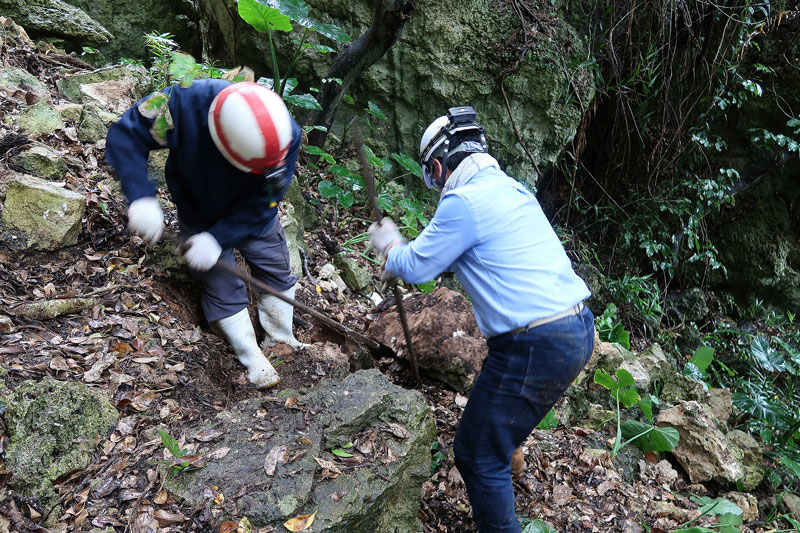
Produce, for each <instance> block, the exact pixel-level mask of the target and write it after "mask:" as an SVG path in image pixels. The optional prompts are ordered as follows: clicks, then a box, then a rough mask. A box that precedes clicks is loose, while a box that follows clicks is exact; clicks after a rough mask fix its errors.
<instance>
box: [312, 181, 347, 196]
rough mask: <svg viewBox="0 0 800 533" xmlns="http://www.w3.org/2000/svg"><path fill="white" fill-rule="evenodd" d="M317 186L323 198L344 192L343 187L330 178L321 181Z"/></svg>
mask: <svg viewBox="0 0 800 533" xmlns="http://www.w3.org/2000/svg"><path fill="white" fill-rule="evenodd" d="M317 188H318V189H319V193H320V194H321V195H322V197H323V198H334V197H335V196H336V195H338V194H339V193H340V192H342V189H341V187H339V186H338V185H334V184H333V183H332V182H331V181H329V180H322V181H320V182H319V185H318V186H317Z"/></svg>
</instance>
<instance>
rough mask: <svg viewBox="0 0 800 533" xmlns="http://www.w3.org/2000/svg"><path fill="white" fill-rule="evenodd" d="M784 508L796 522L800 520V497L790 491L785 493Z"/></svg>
mask: <svg viewBox="0 0 800 533" xmlns="http://www.w3.org/2000/svg"><path fill="white" fill-rule="evenodd" d="M783 506H784V507H785V508H786V510H787V511H788V513H789V514H790V515H791V516H792V518H794V519H795V520H800V496H795V495H794V494H792V493H791V492H789V491H786V492H784V493H783Z"/></svg>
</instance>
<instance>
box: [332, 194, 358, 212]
mask: <svg viewBox="0 0 800 533" xmlns="http://www.w3.org/2000/svg"><path fill="white" fill-rule="evenodd" d="M336 199H337V200H339V204H340V205H341V206H342V207H344V208H345V209H348V208H349V207H351V206H352V205H353V202H355V198H354V197H353V193H351V192H350V191H342V192H340V193H338V194H337V195H336Z"/></svg>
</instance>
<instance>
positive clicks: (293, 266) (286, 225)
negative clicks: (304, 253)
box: [280, 203, 303, 276]
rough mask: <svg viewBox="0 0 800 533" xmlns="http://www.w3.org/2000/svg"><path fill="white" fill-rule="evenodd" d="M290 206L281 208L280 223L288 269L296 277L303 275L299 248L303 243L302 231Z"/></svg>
mask: <svg viewBox="0 0 800 533" xmlns="http://www.w3.org/2000/svg"><path fill="white" fill-rule="evenodd" d="M294 213H295V210H294V207H293V206H292V204H290V203H284V204H283V205H282V206H281V214H280V223H281V226H282V227H283V234H284V235H285V236H286V246H287V247H288V248H289V269H290V270H291V271H292V274H295V275H296V276H302V275H303V263H302V258H301V257H300V246H301V244H302V242H303V231H302V229H301V227H300V225H299V224H298V223H297V219H296V218H295V216H294Z"/></svg>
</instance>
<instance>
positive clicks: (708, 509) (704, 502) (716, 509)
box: [692, 496, 742, 516]
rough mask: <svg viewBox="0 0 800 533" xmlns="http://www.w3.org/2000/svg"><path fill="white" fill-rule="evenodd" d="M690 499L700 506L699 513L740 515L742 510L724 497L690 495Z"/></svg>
mask: <svg viewBox="0 0 800 533" xmlns="http://www.w3.org/2000/svg"><path fill="white" fill-rule="evenodd" d="M692 501H693V502H694V503H696V504H697V505H699V506H700V509H699V511H700V514H702V515H708V516H720V515H724V514H726V513H732V514H735V515H738V516H741V514H742V510H741V509H740V508H739V506H738V505H736V504H735V503H733V502H732V501H730V500H727V499H725V498H709V497H707V496H692Z"/></svg>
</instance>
